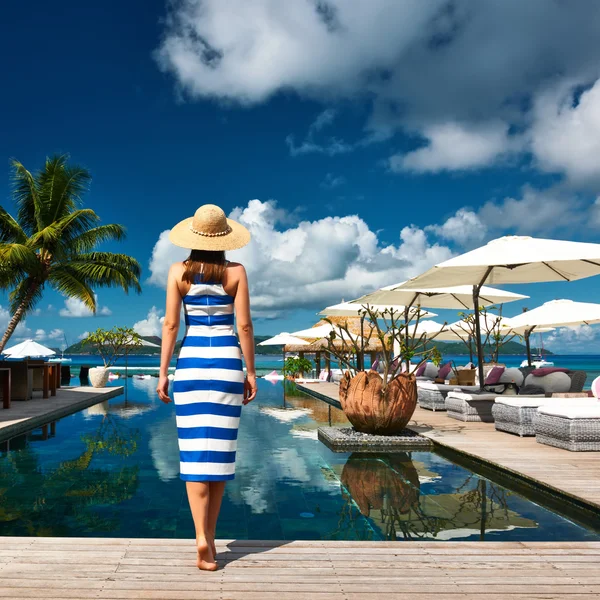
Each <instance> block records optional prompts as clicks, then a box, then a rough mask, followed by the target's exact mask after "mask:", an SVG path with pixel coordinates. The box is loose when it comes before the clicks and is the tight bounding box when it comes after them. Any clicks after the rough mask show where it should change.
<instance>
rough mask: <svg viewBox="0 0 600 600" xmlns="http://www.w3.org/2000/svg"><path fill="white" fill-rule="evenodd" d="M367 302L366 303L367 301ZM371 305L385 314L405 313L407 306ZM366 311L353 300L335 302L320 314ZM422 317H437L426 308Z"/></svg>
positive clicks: (357, 314)
mask: <svg viewBox="0 0 600 600" xmlns="http://www.w3.org/2000/svg"><path fill="white" fill-rule="evenodd" d="M365 304H366V303H365ZM368 304H369V306H370V307H371V308H372V309H373V311H375V312H377V313H379V314H383V313H387V314H390V313H392V312H393V313H395V314H397V315H403V314H404V311H405V310H406V307H405V306H403V305H401V304H380V303H377V302H369V303H368ZM418 310H419V309H418V308H416V307H415V308H413V312H414V313H416V312H418ZM363 312H364V309H363V307H362V305H360V304H357V303H356V301H353V302H341V303H340V304H333V305H332V306H328V307H327V308H324V309H323V310H322V311H321V312H320V313H319V315H323V316H325V317H359V316H360V315H361V313H363ZM420 316H421V317H437V315H436V314H435V313H430V312H427V311H425V310H422V311H421V314H420Z"/></svg>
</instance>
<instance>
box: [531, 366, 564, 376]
mask: <svg viewBox="0 0 600 600" xmlns="http://www.w3.org/2000/svg"><path fill="white" fill-rule="evenodd" d="M568 372H569V369H563V368H562V367H543V368H542V369H535V370H533V371H531V374H532V375H533V376H534V377H545V376H546V375H550V373H568Z"/></svg>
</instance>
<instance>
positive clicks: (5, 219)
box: [0, 206, 27, 244]
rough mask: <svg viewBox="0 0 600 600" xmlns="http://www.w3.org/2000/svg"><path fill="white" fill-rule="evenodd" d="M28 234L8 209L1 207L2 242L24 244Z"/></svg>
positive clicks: (0, 231) (0, 236)
mask: <svg viewBox="0 0 600 600" xmlns="http://www.w3.org/2000/svg"><path fill="white" fill-rule="evenodd" d="M26 241H27V234H26V233H25V232H24V231H23V228H22V227H21V226H20V225H19V223H18V221H16V219H15V218H14V217H12V216H11V215H10V214H9V213H8V211H7V210H6V209H4V208H3V207H2V206H0V242H16V243H18V244H24V243H25V242H26Z"/></svg>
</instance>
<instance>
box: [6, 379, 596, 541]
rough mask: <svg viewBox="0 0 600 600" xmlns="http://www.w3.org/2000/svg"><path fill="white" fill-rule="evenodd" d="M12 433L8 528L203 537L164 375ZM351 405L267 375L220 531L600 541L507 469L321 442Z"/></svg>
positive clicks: (247, 413)
mask: <svg viewBox="0 0 600 600" xmlns="http://www.w3.org/2000/svg"><path fill="white" fill-rule="evenodd" d="M128 387H129V389H128V394H127V399H125V397H123V396H121V397H119V398H115V399H113V400H111V401H108V402H106V403H103V404H99V405H97V406H94V407H92V408H90V409H87V410H84V411H82V412H81V413H78V414H74V415H72V416H70V417H67V418H64V419H61V420H60V421H59V422H58V423H56V425H55V428H54V429H55V433H54V435H52V429H51V428H48V430H44V429H38V430H36V431H33V432H31V433H30V434H28V435H26V436H21V437H19V438H15V439H13V440H11V441H10V442H9V443H8V444H4V449H3V451H2V453H1V454H0V533H1V534H2V535H25V536H27V535H53V536H111V537H113V536H116V537H164V538H170V537H186V538H189V537H191V536H192V535H193V526H192V519H191V516H190V514H189V510H188V505H187V498H186V494H185V488H184V484H183V482H181V481H180V480H179V477H178V466H179V465H178V450H177V439H176V428H175V418H174V410H173V406H172V405H169V406H167V405H164V404H162V403H161V402H160V401H158V399H157V398H156V397H155V395H154V389H155V387H156V379H154V378H152V379H129V380H128ZM329 423H331V424H334V425H344V424H345V418H344V415H343V413H341V411H338V410H337V409H335V408H332V407H330V406H329V405H327V404H325V403H323V402H321V401H319V400H315V399H312V398H310V397H307V396H305V395H303V394H300V393H298V392H297V391H296V390H295V387H294V386H293V385H292V384H289V383H288V384H287V385H286V386H285V389H284V385H283V384H282V383H281V382H277V383H275V384H272V383H269V382H267V381H264V380H261V381H260V382H259V396H258V398H257V399H256V401H255V402H253V403H251V404H250V405H248V406H246V407H244V410H243V414H242V423H241V427H240V433H239V448H238V462H237V474H236V478H235V480H234V481H232V482H228V484H227V488H226V496H225V499H224V503H223V509H222V512H221V519H220V521H219V527H218V532H217V534H218V536H219V537H220V538H245V539H273V540H284V539H285V540H290V539H327V540H385V539H391V540H404V539H433V540H440V541H444V540H470V541H475V540H480V539H484V540H512V541H516V540H528V541H534V540H573V541H576V540H598V539H600V536H599V535H597V534H596V533H594V532H593V531H591V530H587V529H585V528H584V527H582V526H580V525H578V524H576V523H574V522H572V521H570V520H568V519H565V518H563V517H561V516H560V515H558V514H555V513H553V512H551V511H550V510H547V509H545V508H543V507H541V506H539V505H538V504H536V503H534V502H531V501H530V500H527V499H525V498H524V497H522V496H520V495H518V494H516V493H513V492H511V491H510V490H508V489H507V488H505V487H503V486H502V485H500V484H499V483H498V482H496V481H492V480H489V479H484V478H482V477H479V476H478V475H476V474H474V473H472V472H471V471H469V470H466V469H465V468H463V467H461V466H458V465H456V464H453V463H452V462H450V461H449V460H446V459H445V458H442V457H441V456H439V455H437V454H435V453H432V452H412V453H408V452H407V453H397V454H393V455H363V454H360V453H352V454H349V453H345V454H335V453H333V452H331V451H329V450H328V449H327V448H326V447H325V446H323V445H322V444H321V443H320V442H319V441H317V439H316V438H317V427H318V426H319V425H322V424H329Z"/></svg>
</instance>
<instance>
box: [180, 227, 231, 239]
mask: <svg viewBox="0 0 600 600" xmlns="http://www.w3.org/2000/svg"><path fill="white" fill-rule="evenodd" d="M190 231H191V232H192V233H195V234H196V235H203V236H204V237H219V236H220V235H227V234H229V233H231V226H230V225H227V229H226V230H225V231H217V232H215V233H208V232H205V231H198V230H197V229H194V227H193V226H192V225H191V224H190Z"/></svg>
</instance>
